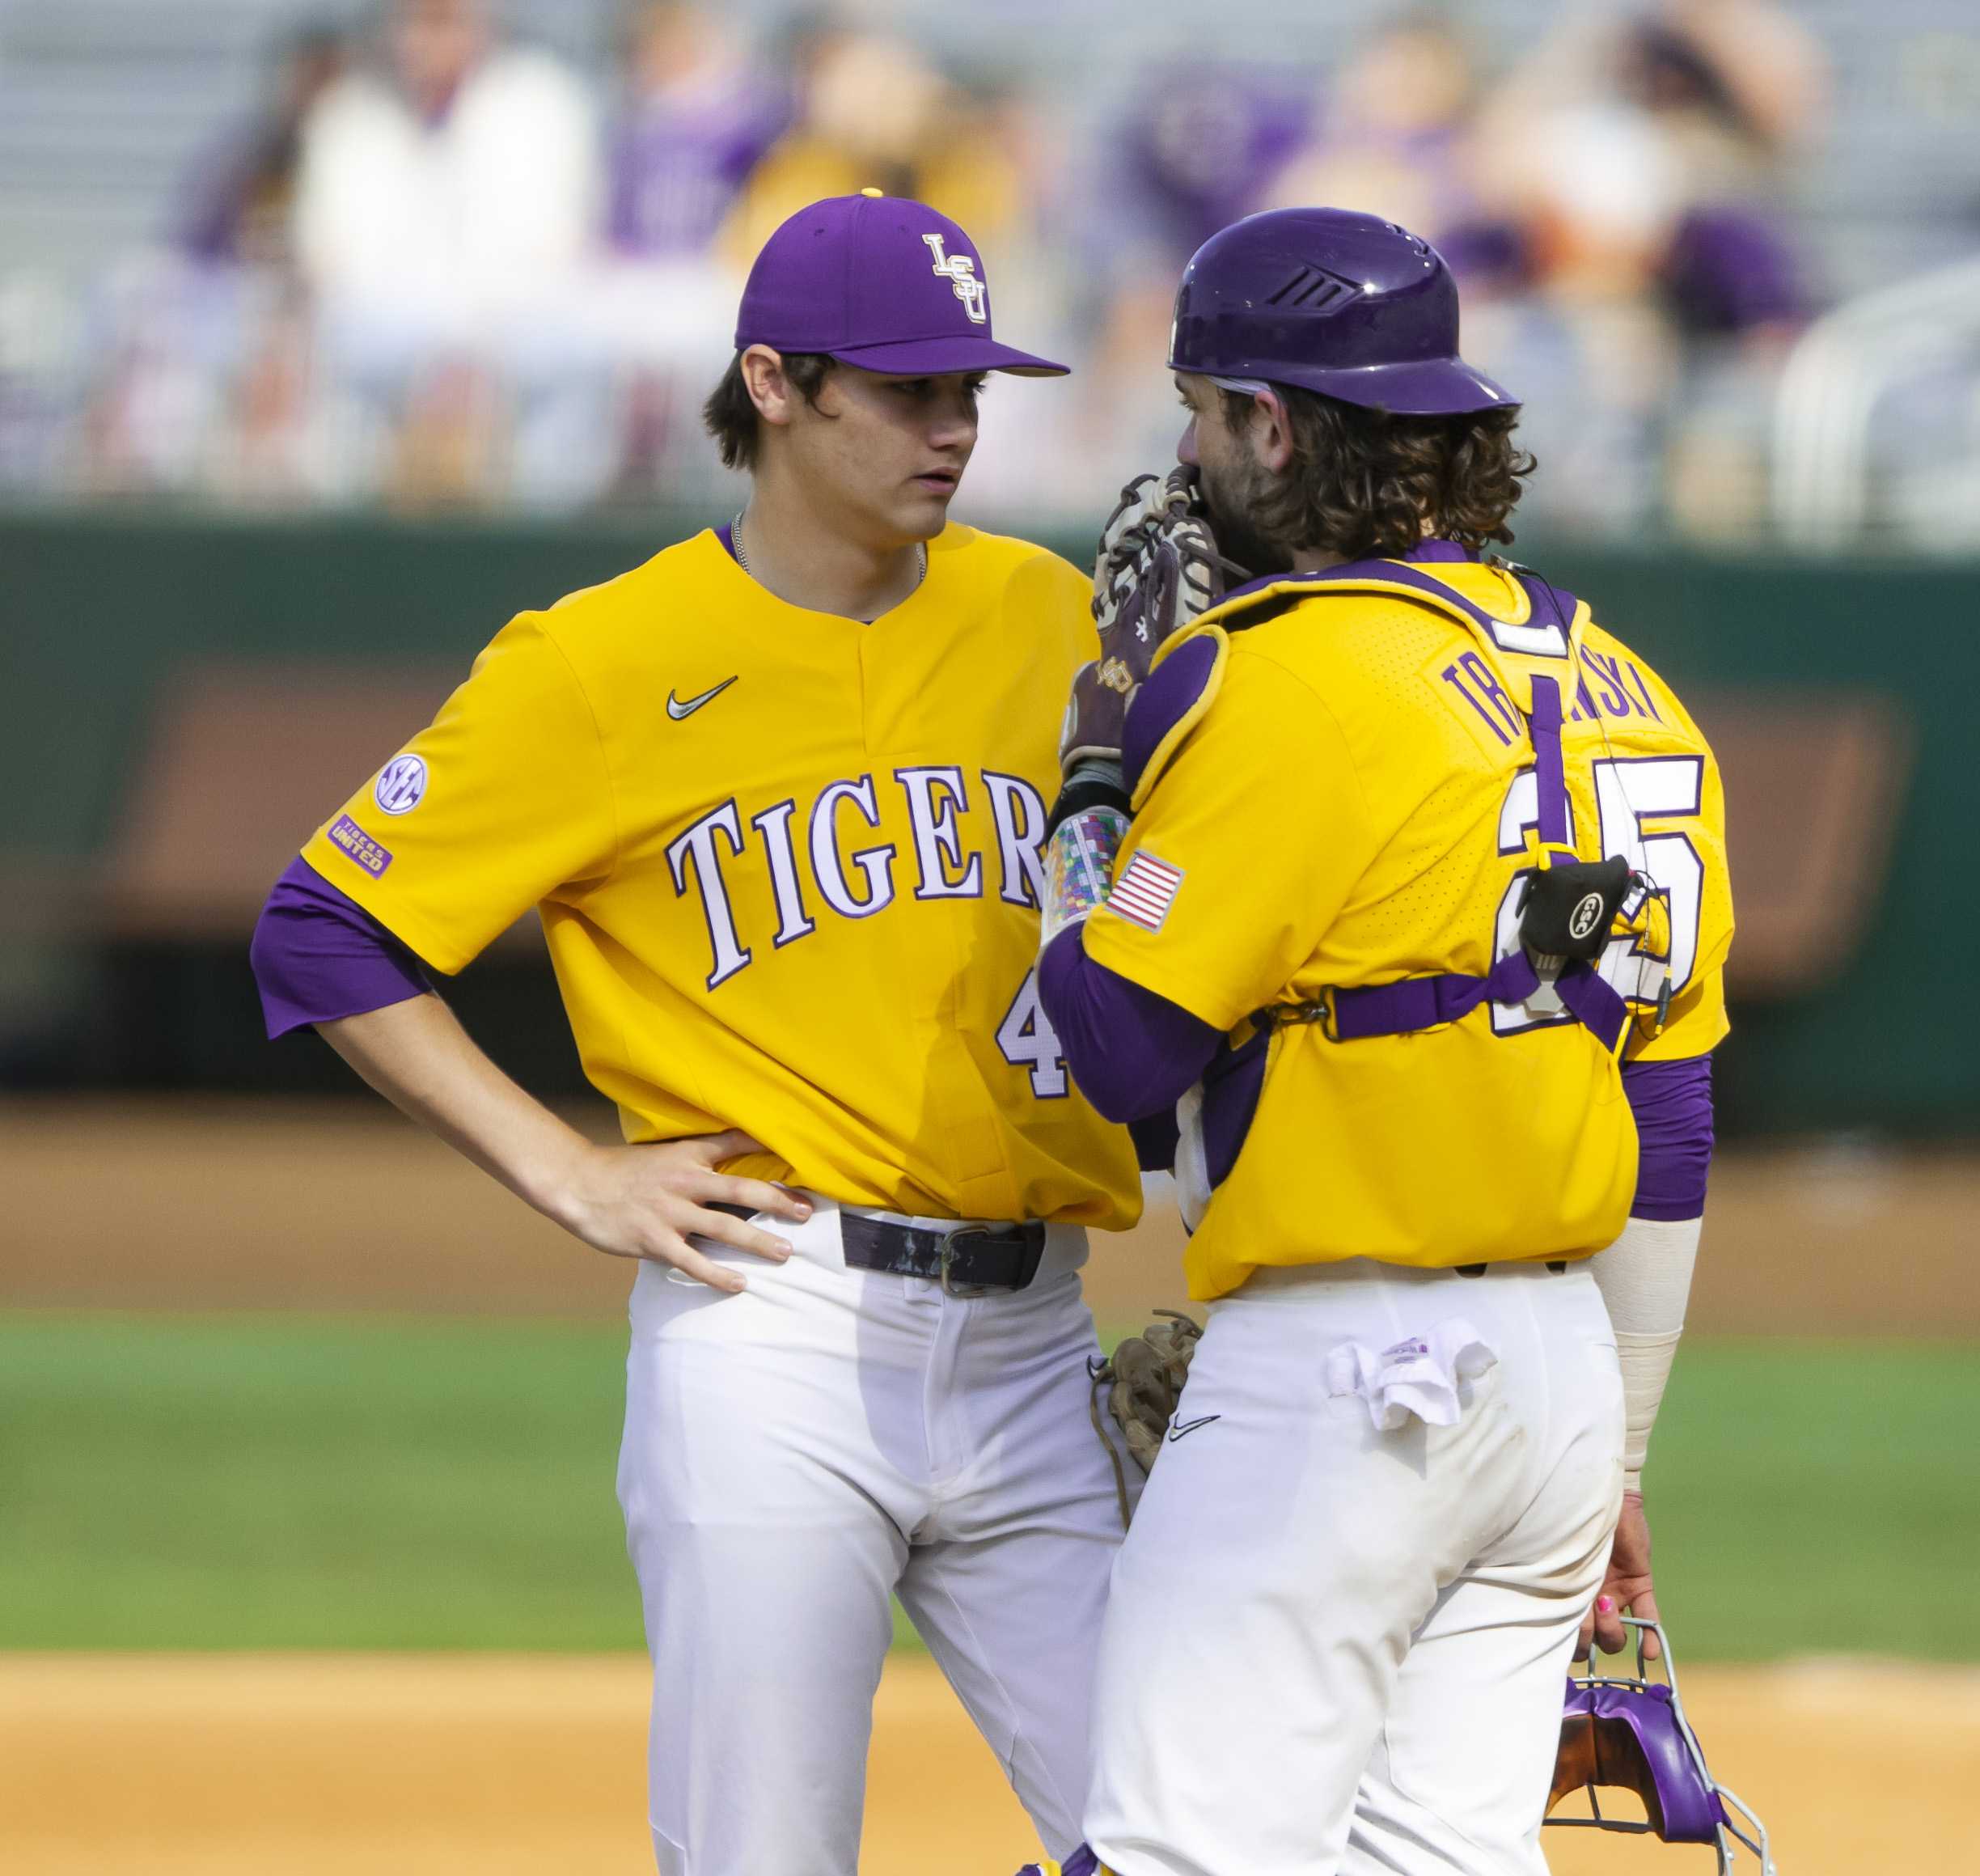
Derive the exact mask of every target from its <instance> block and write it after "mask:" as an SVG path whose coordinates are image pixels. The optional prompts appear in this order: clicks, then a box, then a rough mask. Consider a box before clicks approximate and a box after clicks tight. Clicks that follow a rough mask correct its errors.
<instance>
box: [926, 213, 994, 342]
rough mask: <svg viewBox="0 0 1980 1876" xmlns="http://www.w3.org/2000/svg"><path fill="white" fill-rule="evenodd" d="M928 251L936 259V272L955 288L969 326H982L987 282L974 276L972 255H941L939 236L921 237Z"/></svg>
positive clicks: (985, 316) (986, 310)
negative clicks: (966, 315)
mask: <svg viewBox="0 0 1980 1876" xmlns="http://www.w3.org/2000/svg"><path fill="white" fill-rule="evenodd" d="M921 239H923V240H924V241H925V242H927V243H928V248H929V253H931V254H933V256H935V272H936V273H939V274H941V276H942V277H943V278H944V279H946V280H947V281H948V282H950V285H951V286H954V289H955V296H956V298H957V299H959V300H961V301H962V310H963V311H965V312H966V313H967V314H968V315H969V316H970V323H971V324H972V325H979V326H980V325H982V324H984V322H985V321H986V320H988V318H989V317H990V308H989V306H988V300H989V298H990V288H989V284H988V282H985V281H981V280H979V279H978V278H977V277H976V261H975V256H972V255H968V254H949V253H945V252H943V248H944V246H945V243H944V242H943V239H942V237H941V235H939V234H932V235H923V236H922V237H921Z"/></svg>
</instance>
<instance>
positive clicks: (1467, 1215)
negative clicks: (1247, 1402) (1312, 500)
mask: <svg viewBox="0 0 1980 1876" xmlns="http://www.w3.org/2000/svg"><path fill="white" fill-rule="evenodd" d="M1126 753H1127V764H1128V770H1129V782H1130V786H1131V789H1132V794H1133V799H1134V803H1135V810H1136V816H1135V822H1134V826H1133V828H1132V830H1131V833H1130V836H1129V839H1128V842H1127V847H1126V849H1125V850H1124V851H1123V858H1122V866H1123V870H1124V869H1125V868H1126V867H1127V866H1129V865H1132V862H1133V860H1134V857H1135V855H1136V853H1147V854H1148V855H1149V863H1151V864H1152V863H1153V862H1160V863H1161V866H1164V867H1165V868H1166V869H1167V870H1168V871H1167V875H1166V877H1167V878H1168V879H1170V880H1171V881H1172V882H1173V884H1172V886H1171V887H1170V892H1169V896H1168V903H1167V904H1166V907H1165V908H1163V910H1162V915H1161V918H1160V920H1159V921H1158V925H1157V927H1156V928H1154V929H1151V927H1150V925H1149V921H1147V920H1145V919H1143V920H1141V921H1136V920H1135V919H1133V918H1132V917H1127V916H1123V914H1122V913H1120V912H1119V910H1117V909H1115V908H1110V909H1109V910H1108V911H1107V912H1106V913H1102V914H1099V915H1097V916H1096V917H1095V918H1094V920H1093V921H1090V923H1089V927H1088V930H1087V934H1086V944H1087V949H1088V951H1089V955H1092V956H1094V958H1095V959H1097V960H1098V962H1100V963H1103V964H1106V965H1107V966H1108V967H1109V968H1114V969H1117V970H1119V972H1121V973H1122V974H1123V976H1128V977H1130V978H1132V979H1133V980H1135V981H1136V982H1138V983H1140V984H1143V985H1146V986H1147V987H1148V988H1149V989H1154V990H1156V991H1157V992H1158V993H1161V994H1163V995H1166V996H1169V997H1170V998H1171V1000H1172V1001H1175V1002H1180V1003H1182V1005H1183V1006H1184V1007H1186V1008H1188V1009H1191V1010H1193V1011H1194V1012H1195V1014H1198V1015H1199V1016H1200V1017H1202V1018H1204V1020H1206V1021H1209V1022H1212V1023H1216V1024H1217V1025H1218V1026H1219V1027H1225V1028H1226V1029H1227V1030H1228V1031H1229V1040H1228V1042H1227V1044H1226V1045H1225V1048H1224V1049H1223V1051H1222V1052H1221V1054H1220V1056H1219V1057H1218V1058H1217V1060H1216V1061H1215V1062H1214V1063H1213V1064H1212V1067H1211V1069H1210V1070H1209V1072H1208V1074H1206V1076H1205V1078H1204V1082H1203V1084H1202V1086H1201V1087H1200V1089H1199V1090H1197V1091H1196V1092H1195V1094H1194V1095H1192V1096H1191V1098H1190V1099H1188V1100H1187V1101H1186V1103H1185V1104H1184V1105H1185V1112H1184V1115H1183V1119H1184V1121H1185V1128H1184V1146H1183V1150H1182V1153H1181V1154H1180V1155H1179V1157H1178V1186H1179V1188H1181V1190H1182V1194H1183V1198H1184V1206H1185V1214H1186V1217H1188V1218H1189V1219H1190V1221H1191V1223H1192V1225H1193V1226H1195V1230H1196V1236H1195V1241H1194V1242H1193V1243H1192V1244H1191V1250H1190V1253H1189V1268H1190V1274H1191V1292H1192V1294H1194V1295H1196V1296H1199V1297H1208V1296H1215V1295H1218V1294H1223V1293H1224V1292H1225V1291H1226V1290H1228V1289H1231V1288H1233V1287H1234V1286H1235V1285H1237V1283H1239V1282H1242V1281H1243V1279H1244V1277H1246V1276H1247V1275H1249V1273H1250V1271H1251V1269H1252V1268H1255V1266H1256V1265H1257V1264H1259V1262H1269V1263H1309V1262H1323V1261H1327V1260H1332V1259H1335V1258H1343V1257H1350V1256H1367V1257H1374V1258H1377V1259H1381V1260H1385V1261H1389V1262H1395V1263H1402V1264H1425V1265H1444V1264H1469V1263H1474V1262H1479V1261H1489V1260H1495V1259H1500V1258H1507V1257H1531V1258H1539V1257H1558V1256H1563V1255H1565V1256H1572V1255H1576V1254H1581V1253H1587V1252H1589V1251H1594V1250H1597V1249H1599V1248H1600V1247H1601V1246H1602V1245H1604V1244H1606V1243H1609V1242H1610V1240H1611V1239H1613V1238H1614V1234H1615V1233H1616V1231H1617V1230H1619V1229H1620V1227H1621V1225H1622V1221H1623V1218H1624V1217H1625V1216H1626V1215H1627V1208H1628V1204H1629V1201H1630V1198H1631V1194H1632V1192H1633V1191H1634V1188H1635V1128H1634V1124H1633V1122H1632V1121H1631V1118H1630V1116H1629V1112H1628V1108H1627V1103H1625V1102H1624V1101H1623V1100H1622V1096H1621V1091H1620V1087H1619V1084H1618V1079H1617V1076H1616V1072H1615V1071H1616V1060H1617V1057H1618V1053H1622V1054H1627V1055H1628V1056H1630V1057H1649V1056H1658V1055H1661V1056H1667V1057H1680V1056H1686V1055H1694V1054H1698V1053H1701V1052H1703V1051H1704V1050H1706V1049H1707V1048H1711V1046H1712V1044H1714V1043H1716V1041H1717V1040H1719V1037H1720V1035H1722V1034H1723V1033H1724V1010H1723V1002H1722V998H1721V994H1720V985H1719V976H1720V963H1721V962H1722V960H1723V957H1724V951H1725V949H1726V946H1727V942H1728V940H1729V938H1730V935H1731V910H1730V896H1729V891H1728V886H1727V882H1726V874H1725V868H1724V840H1723V832H1722V829H1723V809H1722V804H1721V800H1720V787H1719V781H1718V776H1717V773H1716V767H1715V765H1714V764H1713V762H1712V760H1711V752H1710V751H1709V749H1708V748H1707V746H1706V744H1705V743H1704V741H1703V738H1702V737H1700V736H1699V733H1698V731H1697V730H1696V728H1695V726H1694V725H1693V724H1692V723H1691V721H1690V718H1689V717H1688V716H1687V715H1686V714H1685V712H1684V710H1683V708H1682V705H1680V704H1679V703H1678V702H1677V699H1676V697H1674V696H1673V694H1672V693H1671V692H1670V691H1669V688H1668V687H1667V686H1665V684H1663V682H1662V681H1661V680H1660V679H1659V678H1658V677H1657V676H1656V674H1655V673H1654V672H1653V671H1651V670H1650V669H1649V667H1647V666H1646V665H1644V663H1643V662H1642V661H1641V660H1640V659H1638V658H1636V657H1635V655H1634V654H1631V653H1630V652H1629V651H1627V650H1626V649H1625V648H1624V647H1623V646H1621V645H1619V644H1618V643H1617V642H1615V641H1614V640H1613V639H1611V638H1610V637H1609V636H1608V635H1607V634H1606V633H1603V632H1602V631H1601V630H1600V629H1599V628H1597V626H1595V625H1593V622H1592V620H1590V618H1589V614H1588V611H1587V608H1585V607H1584V606H1581V605H1580V604H1579V603H1577V602H1576V601H1575V600H1574V599H1572V598H1571V597H1570V596H1568V595H1565V594H1562V593H1559V592H1558V591H1556V590H1555V589H1554V588H1552V587H1548V586H1547V585H1546V582H1544V581H1542V580H1540V579H1538V578H1536V577H1534V576H1532V575H1529V574H1523V573H1521V572H1519V571H1517V570H1501V569H1500V568H1497V567H1491V566H1483V565H1473V564H1469V563H1467V564H1464V565H1440V567H1439V568H1438V570H1437V571H1436V573H1434V574H1433V573H1431V572H1429V571H1427V570H1425V569H1424V568H1422V567H1420V566H1417V565H1407V564H1405V563H1402V562H1398V561H1375V562H1364V563H1359V564H1357V565H1351V566H1347V567H1340V568H1335V569H1332V570H1329V571H1327V572H1326V573H1324V574H1317V575H1307V576H1298V577H1292V578H1284V579H1278V580H1269V581H1265V582H1258V583H1257V584H1256V585H1254V587H1250V588H1249V589H1246V590H1242V591H1239V592H1237V593H1236V594H1234V595H1230V596H1229V597H1228V598H1227V599H1226V600H1225V602H1224V603H1223V604H1221V606H1219V607H1217V608H1215V609H1213V610H1212V612H1210V613H1208V615H1206V616H1205V618H1204V620H1202V621H1201V622H1199V625H1197V626H1196V628H1195V629H1194V630H1192V631H1191V632H1190V633H1187V634H1186V635H1184V636H1182V637H1179V638H1178V639H1176V640H1174V641H1173V642H1171V643H1170V645H1169V646H1166V647H1165V649H1164V651H1163V654H1162V655H1161V659H1159V661H1158V662H1157V666H1156V668H1155V671H1154V672H1153V675H1152V676H1151V677H1150V679H1149V682H1148V684H1146V685H1145V686H1144V689H1143V692H1142V694H1141V695H1140V697H1137V699H1136V705H1135V708H1134V709H1133V711H1132V713H1131V714H1130V718H1129V722H1128V733H1127V752H1126ZM1607 859H1614V860H1620V861H1621V862H1623V865H1622V866H1621V867H1620V868H1619V869H1618V868H1617V867H1615V866H1601V864H1600V862H1603V861H1604V860H1607ZM1555 867H1559V868H1562V869H1566V868H1569V867H1578V868H1580V869H1581V871H1580V872H1577V873H1569V872H1565V871H1563V874H1562V876H1561V878H1560V879H1557V880H1553V881H1549V880H1547V879H1546V874H1547V873H1548V872H1549V871H1550V870H1553V869H1554V868H1555ZM1537 889H1541V890H1537ZM1129 909H1130V910H1131V911H1132V909H1133V908H1132V906H1131V907H1130V908H1129ZM1538 938H1545V939H1546V941H1547V942H1548V943H1549V944H1552V943H1555V942H1558V943H1559V946H1560V948H1559V951H1548V950H1545V949H1538V950H1537V948H1536V946H1535V944H1534V940H1536V939H1538ZM1577 947H1578V948H1577ZM1660 1025H1661V1027H1660ZM1316 1189H1318V1190H1319V1191H1322V1192H1325V1193H1326V1195H1327V1202H1326V1205H1324V1206H1322V1207H1316V1206H1314V1205H1311V1204H1310V1203H1309V1201H1308V1199H1307V1197H1306V1196H1305V1195H1307V1194H1310V1193H1311V1192H1314V1190H1316Z"/></svg>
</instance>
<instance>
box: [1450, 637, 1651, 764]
mask: <svg viewBox="0 0 1980 1876" xmlns="http://www.w3.org/2000/svg"><path fill="white" fill-rule="evenodd" d="M1579 664H1580V682H1579V683H1578V684H1576V688H1575V692H1574V696H1573V701H1572V706H1571V707H1570V709H1568V711H1567V721H1568V722H1571V723H1593V722H1601V721H1602V720H1603V719H1604V718H1607V719H1609V720H1610V721H1613V722H1627V721H1629V720H1631V718H1635V719H1636V720H1638V721H1640V722H1649V723H1661V722H1663V721H1664V716H1663V713H1662V712H1661V710H1659V709H1658V708H1657V705H1656V698H1655V697H1653V696H1652V692H1651V688H1650V686H1649V684H1648V683H1647V682H1645V681H1644V674H1643V672H1642V671H1641V670H1640V669H1639V667H1638V666H1637V663H1636V661H1635V659H1631V658H1625V657H1622V656H1621V655H1619V654H1617V655H1611V654H1608V653H1606V652H1601V651H1597V650H1595V649H1594V648H1593V646H1583V647H1582V649H1581V652H1580V659H1579ZM1437 676H1438V677H1439V678H1440V679H1441V680H1442V681H1443V682H1444V683H1445V684H1448V685H1449V687H1450V688H1451V690H1452V691H1453V692H1455V693H1456V694H1457V697H1461V698H1462V699H1463V701H1464V702H1465V704H1466V705H1467V706H1468V707H1469V708H1470V710H1471V712H1472V714H1474V716H1476V717H1477V718H1478V719H1479V722H1482V723H1483V724H1484V726H1485V727H1486V728H1487V730H1491V733H1492V735H1494V736H1495V737H1496V738H1497V739H1498V741H1499V743H1500V747H1504V748H1508V749H1509V748H1511V747H1512V746H1513V745H1514V744H1515V743H1522V742H1524V740H1525V735H1526V719H1525V716H1524V714H1522V713H1521V710H1520V708H1519V706H1518V705H1517V704H1515V703H1514V702H1513V701H1512V698H1510V697H1508V696H1507V695H1506V693H1505V689H1504V686H1503V685H1502V684H1500V681H1499V680H1498V677H1497V676H1496V675H1495V673H1494V672H1493V671H1492V668H1491V666H1490V665H1489V664H1487V663H1486V662H1485V660H1484V659H1483V658H1482V657H1480V656H1479V654H1478V653H1477V652H1475V651H1466V652H1464V653H1462V654H1460V655H1459V656H1457V658H1454V659H1452V660H1451V661H1450V662H1449V663H1448V664H1446V665H1445V666H1444V667H1443V668H1442V669H1441V671H1438V673H1437Z"/></svg>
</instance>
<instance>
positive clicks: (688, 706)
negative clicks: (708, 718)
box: [667, 671, 742, 723]
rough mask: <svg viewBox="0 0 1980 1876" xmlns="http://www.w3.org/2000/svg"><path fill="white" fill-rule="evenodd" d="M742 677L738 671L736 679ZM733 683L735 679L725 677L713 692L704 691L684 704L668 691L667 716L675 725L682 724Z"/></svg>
mask: <svg viewBox="0 0 1980 1876" xmlns="http://www.w3.org/2000/svg"><path fill="white" fill-rule="evenodd" d="M741 675H742V673H741V672H740V671H738V672H737V673H736V677H740V676H741ZM734 682H735V678H734V677H726V678H724V679H723V680H721V683H720V684H717V685H716V686H715V688H713V690H705V691H704V692H702V693H701V694H700V697H690V698H688V700H687V702H686V703H684V704H683V702H682V701H680V700H679V698H678V697H675V694H674V693H673V692H671V691H669V692H667V714H668V715H669V716H670V717H671V718H673V719H674V721H675V722H677V723H679V722H684V721H685V720H686V719H687V718H689V717H692V715H693V714H695V712H696V710H698V709H700V707H701V706H702V705H704V704H705V703H709V702H712V701H713V700H714V699H715V698H717V697H720V696H721V694H722V692H724V691H726V689H728V688H729V687H730V685H731V684H734Z"/></svg>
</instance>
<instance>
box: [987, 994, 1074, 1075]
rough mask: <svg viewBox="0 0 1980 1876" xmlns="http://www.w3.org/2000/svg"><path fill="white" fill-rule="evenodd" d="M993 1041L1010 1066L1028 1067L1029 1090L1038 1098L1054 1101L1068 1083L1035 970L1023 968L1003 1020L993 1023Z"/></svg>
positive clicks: (1057, 1038) (1057, 1040)
mask: <svg viewBox="0 0 1980 1876" xmlns="http://www.w3.org/2000/svg"><path fill="white" fill-rule="evenodd" d="M996 1045H997V1047H998V1048H1000V1049H1001V1050H1002V1051H1003V1052H1004V1059H1005V1061H1007V1062H1009V1064H1010V1065H1011V1066H1012V1067H1013V1068H1020V1069H1030V1071H1031V1092H1032V1093H1033V1094H1034V1095H1037V1096H1038V1098H1039V1099H1040V1100H1041V1101H1056V1100H1059V1099H1062V1098H1063V1097H1064V1095H1065V1093H1066V1091H1067V1090H1068V1087H1069V1086H1071V1084H1070V1082H1068V1079H1067V1077H1066V1065H1065V1057H1064V1056H1062V1055H1061V1054H1060V1052H1059V1037H1058V1035H1057V1034H1056V1031H1054V1030H1053V1028H1052V1026H1051V1018H1050V1017H1048V1016H1047V1014H1045V1006H1044V1004H1043V1002H1041V1001H1040V999H1039V988H1038V972H1036V971H1027V972H1026V973H1025V980H1024V981H1023V982H1022V984H1020V985H1018V986H1017V997H1016V999H1015V1000H1014V1001H1013V1002H1012V1004H1011V1006H1010V1008H1009V1009H1008V1010H1005V1012H1004V1020H1003V1021H1002V1022H1001V1023H999V1024H998V1025H997V1031H996Z"/></svg>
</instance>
